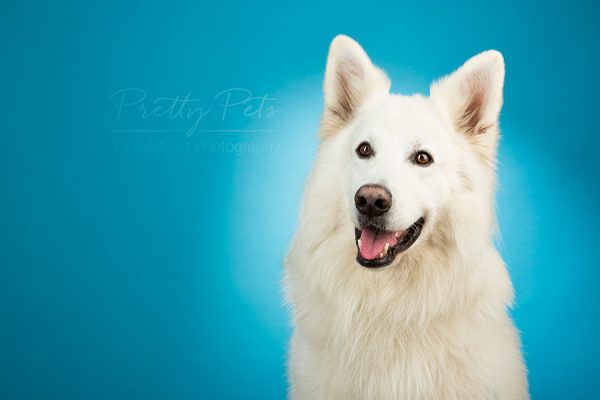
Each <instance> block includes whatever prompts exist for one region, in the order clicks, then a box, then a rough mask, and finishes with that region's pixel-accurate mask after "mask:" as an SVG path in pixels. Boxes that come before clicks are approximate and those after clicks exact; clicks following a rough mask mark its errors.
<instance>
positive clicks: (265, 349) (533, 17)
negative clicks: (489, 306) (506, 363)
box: [0, 0, 600, 399]
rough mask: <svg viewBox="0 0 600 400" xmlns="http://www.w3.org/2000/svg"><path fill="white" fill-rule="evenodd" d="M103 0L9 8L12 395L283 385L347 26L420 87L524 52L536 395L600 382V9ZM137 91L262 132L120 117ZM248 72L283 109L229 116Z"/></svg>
mask: <svg viewBox="0 0 600 400" xmlns="http://www.w3.org/2000/svg"><path fill="white" fill-rule="evenodd" d="M99 3H100V4H85V5H84V4H83V2H75V1H73V2H60V3H55V2H19V1H14V0H9V1H6V0H5V1H3V2H2V5H1V6H0V43H1V50H2V53H1V54H2V57H1V63H0V73H1V74H0V134H1V138H2V141H1V146H0V182H1V193H0V201H1V207H0V224H1V225H0V226H1V231H0V235H1V236H0V256H1V257H0V263H1V268H0V398H2V399H83V398H85V399H131V398H143V399H198V398H206V399H283V398H284V396H285V388H286V381H285V374H284V371H285V369H284V362H285V349H286V343H287V340H288V338H289V335H290V329H289V318H288V314H287V312H286V309H285V307H283V306H282V305H281V295H280V285H279V281H280V279H281V261H282V258H283V256H284V254H285V251H286V248H287V245H288V242H289V240H290V237H291V235H292V232H293V230H294V226H295V223H296V220H297V211H298V205H299V199H300V195H301V191H302V186H303V182H304V179H305V177H306V174H307V172H308V169H309V167H310V164H311V160H312V158H313V155H314V151H315V148H316V145H317V141H316V130H317V126H318V121H319V114H320V111H321V105H322V95H321V90H320V84H321V79H322V73H323V69H324V65H325V58H326V52H327V48H328V45H329V41H330V40H331V39H332V38H333V36H334V35H336V34H338V33H346V34H349V35H351V36H353V37H354V38H355V39H357V40H358V41H359V42H360V43H361V44H362V45H363V46H364V47H365V48H366V50H367V51H368V52H369V54H370V55H371V56H372V58H373V60H374V61H375V62H376V63H378V64H379V65H381V66H382V67H383V68H384V69H386V70H387V71H388V72H389V74H390V76H391V77H392V79H393V82H394V84H393V90H394V91H396V92H401V93H413V92H418V91H420V92H424V93H427V90H428V84H429V82H430V81H431V80H432V79H434V78H436V77H439V76H441V75H443V74H446V73H449V72H450V71H452V70H453V69H455V68H456V67H458V66H459V65H461V64H462V62H464V61H465V60H466V59H467V58H468V57H470V56H472V55H474V54H476V53H477V52H479V51H482V50H485V49H488V48H496V49H498V50H500V51H502V52H503V54H504V56H505V59H506V64H507V80H506V95H505V107H504V109H503V114H502V128H503V134H504V138H503V141H502V143H501V148H500V168H499V174H500V185H499V191H498V209H499V222H500V227H501V231H502V242H501V243H500V244H499V246H500V249H501V252H502V254H503V255H504V257H505V259H506V261H507V263H508V265H509V266H510V272H511V275H512V278H513V281H514V285H515V288H516V294H517V302H518V305H517V307H516V308H515V310H514V311H513V315H514V318H515V320H516V323H517V325H518V327H519V328H520V330H521V331H522V337H523V341H524V352H525V357H526V359H527V364H528V367H529V370H530V385H531V392H532V395H533V398H536V399H566V398H569V399H585V398H592V397H593V396H594V394H595V393H598V392H599V391H600V380H599V379H597V372H596V371H597V363H598V359H599V356H600V351H599V347H598V340H597V338H598V333H599V332H598V331H599V326H600V325H599V311H598V309H599V308H598V305H599V299H600V291H599V290H598V279H599V278H600V273H599V272H598V267H600V265H599V263H598V261H597V255H596V251H597V248H598V235H597V231H596V229H597V227H598V222H599V213H598V209H597V204H598V201H599V200H600V195H599V193H600V192H599V189H598V178H599V177H600V168H599V167H600V163H599V161H598V157H597V149H598V146H599V145H600V141H599V139H598V138H599V135H598V128H597V126H596V124H595V121H596V120H597V113H598V109H599V106H600V104H599V100H598V92H599V90H600V86H599V78H598V71H599V70H600V60H599V53H600V52H599V51H598V50H599V44H600V43H599V41H600V32H599V30H600V28H599V27H600V25H599V24H598V20H599V17H600V13H599V8H598V6H597V5H595V4H594V2H592V1H589V2H581V1H568V2H567V1H563V2H542V1H538V2H528V3H525V4H524V3H523V2H516V1H503V2H485V3H486V4H482V2H461V3H460V4H459V3H457V2H452V5H440V4H435V3H431V2H426V1H425V2H416V1H411V2H390V3H389V4H384V3H381V4H379V3H376V2H371V3H369V2H356V3H351V2H338V3H337V4H336V3H330V4H326V3H325V2H322V1H320V2H314V3H313V2H308V1H306V2H296V3H291V4H283V3H282V2H270V1H261V2H239V3H237V4H230V3H227V4H224V3H223V4H219V3H217V2H210V3H208V2H207V3H202V2H191V1H190V2H188V3H180V2H176V1H170V2H166V3H165V4H162V5H159V4H155V2H139V3H131V2H128V3H127V4H123V2H120V1H112V2H99ZM109 3H110V4H109ZM125 88H140V89H143V90H144V91H145V92H146V93H147V94H148V99H147V101H146V104H148V105H149V106H151V105H152V104H151V102H152V101H153V99H156V98H158V97H169V96H171V97H173V96H176V95H180V96H184V95H185V94H186V93H191V94H192V96H193V97H197V98H200V97H201V98H203V99H204V100H203V101H205V102H204V103H203V104H205V105H206V107H208V108H210V107H213V108H214V113H213V114H210V115H209V117H210V118H208V117H207V120H206V121H202V124H201V125H202V128H203V129H208V130H227V129H233V130H248V129H252V130H257V131H260V132H195V133H194V134H193V135H192V136H189V137H188V136H186V134H185V132H181V131H182V130H185V129H187V128H188V127H189V125H190V120H189V119H186V118H179V117H178V116H175V117H173V118H170V117H169V116H165V115H163V116H159V115H150V116H143V115H142V114H141V111H140V110H139V109H135V107H129V108H127V110H124V111H123V113H122V115H121V116H117V108H116V107H115V98H114V97H111V94H112V93H114V92H116V91H118V90H121V89H125ZM228 88H246V89H248V90H250V91H252V93H253V94H254V95H256V96H263V95H264V94H269V95H270V96H272V97H274V98H277V100H276V101H272V102H271V103H273V104H275V105H276V106H277V108H278V109H280V111H279V112H277V113H276V114H274V115H273V116H272V117H271V118H267V117H265V116H264V115H263V116H262V117H260V118H259V117H258V116H257V115H254V116H244V115H243V109H242V108H241V107H236V108H235V109H232V110H231V113H229V114H228V115H227V117H226V118H225V119H223V118H222V117H221V118H218V117H217V111H218V109H219V106H218V104H219V103H218V101H217V100H216V99H214V96H215V95H216V94H217V93H219V92H220V91H222V90H225V89H228ZM124 129H138V130H154V131H153V132H122V130H124ZM156 130H161V131H160V132H157V131H156ZM243 143H245V146H250V145H256V146H262V148H263V150H264V151H250V150H248V147H246V149H245V150H239V149H240V146H241V144H243ZM236 146H237V147H236ZM236 149H237V150H236Z"/></svg>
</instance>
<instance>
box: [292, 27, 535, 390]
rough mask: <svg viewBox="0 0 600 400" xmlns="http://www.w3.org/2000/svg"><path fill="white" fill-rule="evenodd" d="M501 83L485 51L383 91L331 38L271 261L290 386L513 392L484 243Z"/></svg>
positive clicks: (500, 297) (505, 291) (517, 355)
mask: <svg viewBox="0 0 600 400" xmlns="http://www.w3.org/2000/svg"><path fill="white" fill-rule="evenodd" d="M503 84H504V61H503V58H502V55H501V54H500V53H498V52H497V51H493V50H491V51H486V52H483V53H481V54H479V55H477V56H475V57H473V58H472V59H470V60H469V61H467V62H466V63H465V64H464V65H463V66H462V67H461V68H460V69H458V70H457V71H456V72H454V73H453V74H451V75H449V76H448V77H445V78H443V79H441V80H440V81H438V82H436V83H434V84H433V85H432V86H431V90H430V92H431V93H430V97H424V96H420V95H414V96H400V95H393V94H390V93H389V89H390V81H389V79H388V78H387V76H386V75H385V73H384V72H382V71H381V70H380V69H378V68H377V67H375V66H374V65H373V64H372V63H371V61H370V59H369V57H368V56H367V54H366V53H365V52H364V50H363V49H362V48H361V47H360V46H359V45H358V44H357V43H356V42H354V41H353V40H352V39H350V38H349V37H346V36H338V37H336V38H335V39H334V40H333V42H332V44H331V48H330V51H329V56H328V60H327V68H326V72H325V82H324V91H325V110H324V114H323V119H322V124H321V128H320V139H321V142H320V146H319V150H318V154H317V158H316V161H315V165H314V168H313V170H312V173H311V175H310V178H309V180H308V185H307V187H306V191H305V195H304V202H303V206H302V211H301V218H300V222H299V227H298V231H297V233H296V235H295V238H294V241H293V243H292V246H291V249H290V252H289V254H288V257H287V260H286V277H285V284H286V290H287V296H288V300H289V302H290V304H291V307H292V311H293V323H294V328H295V332H294V335H293V338H292V343H291V349H290V353H289V368H288V369H289V370H288V375H289V381H290V389H289V397H290V399H293V400H308V399H311V400H312V399H344V400H350V399H361V400H364V399H384V400H385V399H390V400H391V399H407V400H412V399H434V400H450V399H457V400H471V399H502V400H503V399H510V400H519V399H528V398H529V394H528V387H527V373H526V369H525V366H524V363H523V358H522V355H521V351H520V340H519V337H518V334H517V332H516V330H515V328H514V326H513V324H512V321H511V320H510V317H509V315H508V313H507V307H510V305H511V304H512V298H513V293H512V292H513V289H512V285H511V282H510V278H509V276H508V273H507V270H506V268H505V265H504V263H503V261H502V259H501V257H500V255H499V254H498V251H497V250H496V248H495V247H494V244H493V235H494V232H495V214H494V189H495V175H496V173H495V165H496V147H497V143H498V116H499V113H500V108H501V106H502V88H503Z"/></svg>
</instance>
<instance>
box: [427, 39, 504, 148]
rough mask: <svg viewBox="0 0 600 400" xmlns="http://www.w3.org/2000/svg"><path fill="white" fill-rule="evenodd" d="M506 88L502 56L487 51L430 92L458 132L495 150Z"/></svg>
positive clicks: (432, 87)
mask: <svg viewBox="0 0 600 400" xmlns="http://www.w3.org/2000/svg"><path fill="white" fill-rule="evenodd" d="M503 87H504V59H503V58H502V54H500V53H499V52H497V51H495V50H488V51H485V52H483V53H480V54H478V55H476V56H475V57H473V58H471V59H470V60H468V61H467V62H466V63H465V64H464V65H463V66H462V67H460V68H459V69H458V70H457V71H455V72H454V73H452V74H451V75H449V76H447V77H445V78H443V79H441V80H440V81H438V82H436V83H434V84H433V85H432V86H431V89H430V93H431V98H432V99H433V100H434V102H435V103H436V104H437V105H438V106H439V107H440V108H441V109H442V111H443V112H444V113H445V114H446V115H447V116H448V117H449V118H450V121H451V123H452V124H454V126H455V128H456V130H458V131H459V132H461V133H463V134H465V135H467V136H468V137H469V138H470V139H471V140H472V141H475V142H477V143H478V144H482V145H484V146H492V148H493V149H494V150H495V145H496V142H497V138H498V117H499V115H500V109H501V108H502V89H503Z"/></svg>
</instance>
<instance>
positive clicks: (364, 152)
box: [356, 142, 374, 158]
mask: <svg viewBox="0 0 600 400" xmlns="http://www.w3.org/2000/svg"><path fill="white" fill-rule="evenodd" d="M356 154H358V156H359V157H360V158H369V157H372V156H373V154H374V152H373V148H372V147H371V145H370V144H369V142H362V143H361V144H359V145H358V147H357V148H356Z"/></svg>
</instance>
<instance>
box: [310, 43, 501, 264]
mask: <svg viewBox="0 0 600 400" xmlns="http://www.w3.org/2000/svg"><path fill="white" fill-rule="evenodd" d="M503 83H504V62H503V59H502V56H501V54H500V53H498V52H496V51H486V52H484V53H481V54H479V55H477V56H475V57H473V58H472V59H470V60H469V61H467V62H466V63H465V64H464V65H463V66H462V67H461V68H459V69H458V70H457V71H455V72H454V73H452V74H451V75H449V76H447V77H445V78H443V79H441V80H440V81H438V82H436V83H434V84H433V85H432V86H431V90H430V96H429V97H424V96H420V95H413V96H400V95H394V94H390V93H389V89H390V81H389V79H388V78H387V76H386V75H385V73H384V72H382V71H381V70H380V69H378V68H377V67H375V66H374V65H373V64H372V63H371V61H370V59H369V57H368V56H367V54H366V53H365V52H364V50H363V49H362V48H361V47H360V46H359V45H358V44H357V43H356V42H355V41H353V40H352V39H350V38H349V37H347V36H338V37H336V38H335V39H334V40H333V42H332V44H331V48H330V51H329V57H328V61H327V68H326V74H325V82H324V92H325V111H324V115H323V119H322V125H321V130H320V136H321V139H322V141H323V142H332V143H333V142H335V147H336V148H337V150H336V152H337V151H339V152H341V155H340V157H338V158H339V159H341V160H343V161H342V162H343V163H345V164H344V166H343V168H341V169H340V171H341V172H340V173H341V175H342V176H340V177H339V178H340V180H341V183H342V185H343V187H344V192H345V196H346V198H347V205H348V207H345V209H347V210H349V213H348V214H349V216H348V217H349V218H350V220H351V221H352V222H353V225H354V227H355V239H356V246H357V256H356V259H357V261H358V262H359V263H360V264H361V265H363V266H365V267H383V266H387V265H390V264H392V263H394V262H395V261H396V260H398V259H399V258H400V256H401V254H403V253H404V252H409V251H412V250H413V249H414V248H416V247H418V246H419V243H420V242H423V241H425V240H426V239H427V237H428V236H429V235H432V234H434V233H435V231H436V229H437V228H439V225H440V224H442V216H443V215H444V213H445V212H446V213H447V210H449V209H451V206H450V205H451V204H452V203H453V202H454V203H456V202H457V201H461V200H460V198H462V195H461V196H459V195H458V194H459V193H464V192H468V191H469V190H478V191H479V192H480V193H479V194H480V196H479V197H478V198H479V199H482V196H481V194H482V193H481V192H485V194H484V195H483V199H482V201H483V202H485V201H487V200H485V199H489V203H491V196H492V195H491V193H492V187H491V186H493V184H492V181H493V178H492V176H493V170H494V164H495V157H496V155H495V154H496V144H497V139H498V129H497V125H498V115H499V112H500V108H501V106H502V88H503ZM481 177H484V178H481ZM474 204H475V205H473V207H478V205H476V203H474ZM484 207H488V205H487V204H486V205H484ZM473 212H475V210H473Z"/></svg>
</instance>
